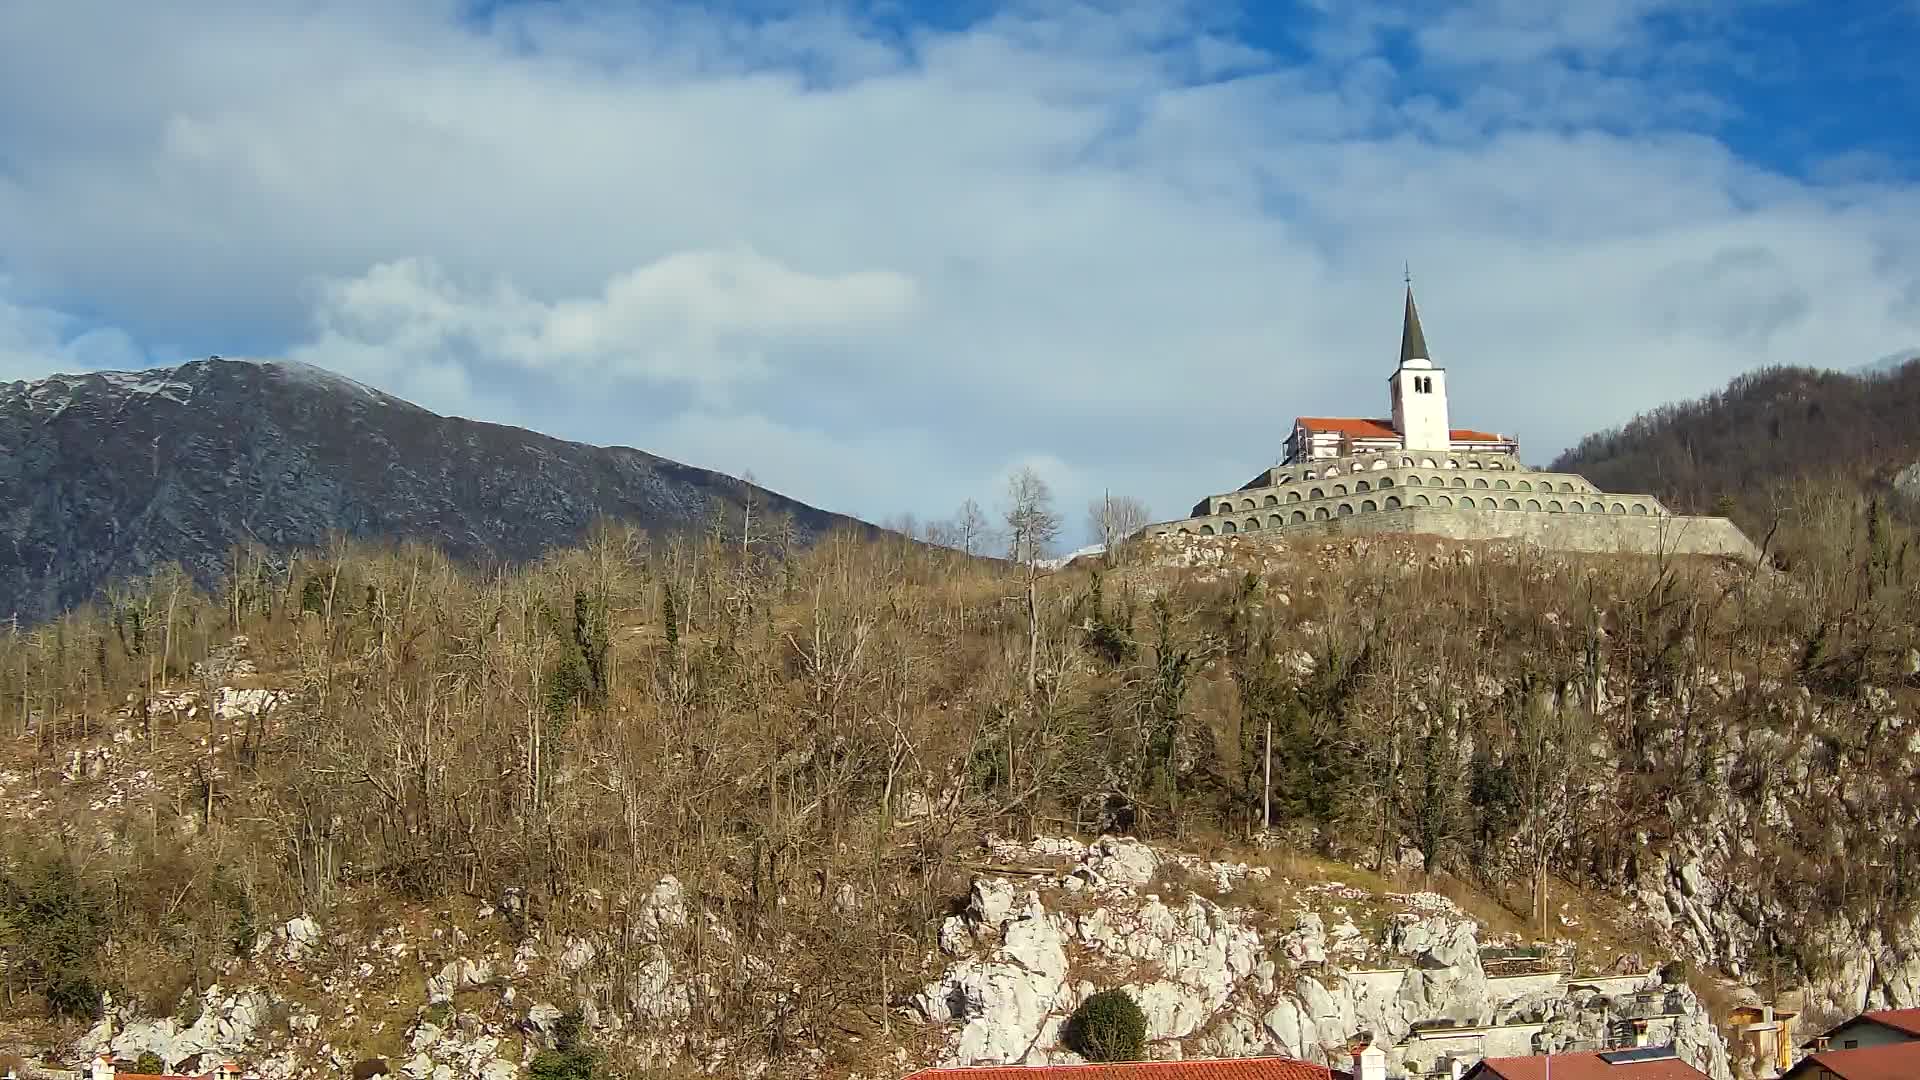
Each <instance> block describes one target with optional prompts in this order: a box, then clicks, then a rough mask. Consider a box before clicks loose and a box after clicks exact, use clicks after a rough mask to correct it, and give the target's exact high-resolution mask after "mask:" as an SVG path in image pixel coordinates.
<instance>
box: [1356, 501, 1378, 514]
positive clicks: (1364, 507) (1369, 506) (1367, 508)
mask: <svg viewBox="0 0 1920 1080" xmlns="http://www.w3.org/2000/svg"><path fill="white" fill-rule="evenodd" d="M1378 509H1380V507H1379V506H1377V505H1375V504H1374V501H1373V500H1372V499H1362V500H1360V512H1361V513H1363V514H1371V513H1373V512H1374V511H1375V510H1378Z"/></svg>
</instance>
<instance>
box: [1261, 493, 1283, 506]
mask: <svg viewBox="0 0 1920 1080" xmlns="http://www.w3.org/2000/svg"><path fill="white" fill-rule="evenodd" d="M1260 505H1261V506H1279V505H1280V496H1278V495H1273V494H1269V495H1268V496H1267V497H1266V498H1264V499H1261V500H1260Z"/></svg>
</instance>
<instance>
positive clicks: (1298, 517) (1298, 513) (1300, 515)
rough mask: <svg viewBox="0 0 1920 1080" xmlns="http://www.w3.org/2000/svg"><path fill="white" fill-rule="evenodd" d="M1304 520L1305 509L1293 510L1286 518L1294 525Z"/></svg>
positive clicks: (1305, 515)
mask: <svg viewBox="0 0 1920 1080" xmlns="http://www.w3.org/2000/svg"><path fill="white" fill-rule="evenodd" d="M1306 520H1307V512H1306V511H1305V510H1295V511H1294V512H1293V516H1292V517H1291V518H1289V519H1288V521H1289V523H1290V524H1294V525H1298V524H1300V523H1302V522H1304V521H1306Z"/></svg>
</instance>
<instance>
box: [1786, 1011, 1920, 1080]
mask: <svg viewBox="0 0 1920 1080" xmlns="http://www.w3.org/2000/svg"><path fill="white" fill-rule="evenodd" d="M1899 1011H1901V1012H1909V1013H1910V1012H1913V1011H1914V1010H1912V1009H1901V1010H1899ZM1914 1077H1920V1042H1899V1043H1883V1044H1881V1045H1879V1046H1863V1047H1861V1048H1860V1049H1858V1050H1823V1051H1820V1052H1819V1053H1816V1054H1812V1055H1809V1056H1807V1057H1804V1058H1802V1059H1800V1063H1799V1064H1798V1065H1795V1066H1794V1067H1793V1068H1791V1069H1789V1070H1787V1073H1786V1080H1913V1078H1914Z"/></svg>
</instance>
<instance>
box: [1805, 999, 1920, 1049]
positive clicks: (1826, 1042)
mask: <svg viewBox="0 0 1920 1080" xmlns="http://www.w3.org/2000/svg"><path fill="white" fill-rule="evenodd" d="M1909 1039H1920V1009H1879V1010H1876V1011H1874V1012H1867V1013H1861V1014H1860V1015H1859V1016H1856V1017H1854V1018H1853V1019H1851V1020H1848V1021H1845V1022H1844V1023H1842V1024H1840V1025H1839V1026H1837V1027H1834V1028H1832V1029H1830V1030H1828V1031H1826V1032H1824V1033H1822V1034H1820V1035H1817V1036H1815V1037H1814V1038H1812V1039H1809V1040H1808V1041H1807V1042H1805V1043H1804V1044H1802V1045H1804V1046H1805V1047H1806V1048H1807V1049H1809V1050H1825V1049H1827V1048H1828V1047H1831V1048H1833V1049H1835V1050H1853V1049H1856V1048H1861V1047H1868V1046H1879V1045H1881V1044H1883V1043H1898V1042H1906V1041H1907V1040H1909Z"/></svg>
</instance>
